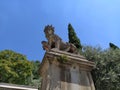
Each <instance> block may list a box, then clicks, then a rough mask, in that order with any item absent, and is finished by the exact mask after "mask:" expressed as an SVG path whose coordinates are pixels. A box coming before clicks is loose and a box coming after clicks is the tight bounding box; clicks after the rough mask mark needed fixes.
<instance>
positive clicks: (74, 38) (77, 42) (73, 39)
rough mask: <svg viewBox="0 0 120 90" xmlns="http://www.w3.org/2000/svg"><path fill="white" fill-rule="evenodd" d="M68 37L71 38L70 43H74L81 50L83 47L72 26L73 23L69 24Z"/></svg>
mask: <svg viewBox="0 0 120 90" xmlns="http://www.w3.org/2000/svg"><path fill="white" fill-rule="evenodd" d="M68 38H69V43H72V44H74V45H75V46H76V47H77V48H78V49H80V50H81V49H82V45H81V43H80V39H79V38H78V37H77V36H76V33H75V31H74V28H73V27H72V25H71V24H68Z"/></svg>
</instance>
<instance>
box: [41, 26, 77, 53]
mask: <svg viewBox="0 0 120 90" xmlns="http://www.w3.org/2000/svg"><path fill="white" fill-rule="evenodd" d="M44 33H45V36H46V38H47V40H48V42H47V41H42V42H41V43H42V45H43V49H44V50H46V51H49V50H51V49H52V48H56V49H58V50H62V51H66V52H70V53H75V54H78V50H77V48H76V46H75V45H74V44H72V43H68V42H63V41H62V39H61V38H60V37H59V36H58V35H56V34H54V27H52V25H48V26H45V29H44Z"/></svg>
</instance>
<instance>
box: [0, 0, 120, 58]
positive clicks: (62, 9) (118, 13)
mask: <svg viewBox="0 0 120 90" xmlns="http://www.w3.org/2000/svg"><path fill="white" fill-rule="evenodd" d="M68 23H71V24H72V26H73V27H74V29H75V32H76V33H77V36H78V37H79V38H80V40H81V43H82V44H83V45H92V46H96V45H100V46H101V47H102V48H108V47H109V42H113V43H114V44H116V45H117V46H119V47H120V35H119V34H120V0H0V50H4V49H10V50H14V51H16V52H19V53H22V54H24V55H26V56H27V57H28V59H29V60H42V58H43V55H44V51H43V49H42V46H41V41H42V40H46V39H45V35H44V32H43V29H44V27H45V25H47V24H50V25H51V24H52V25H53V26H54V27H55V33H56V34H58V35H59V36H60V37H61V38H62V39H63V41H68V30H67V26H68Z"/></svg>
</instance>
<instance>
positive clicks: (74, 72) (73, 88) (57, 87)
mask: <svg viewBox="0 0 120 90" xmlns="http://www.w3.org/2000/svg"><path fill="white" fill-rule="evenodd" d="M94 67H95V64H94V63H93V62H91V61H88V60H86V59H85V57H83V56H81V55H76V54H71V53H67V52H64V51H59V50H51V51H49V52H46V53H45V55H44V58H43V61H42V63H41V66H40V74H41V76H42V82H41V83H42V84H41V90H95V87H94V83H93V80H92V76H91V73H90V71H91V70H92V69H93V68H94Z"/></svg>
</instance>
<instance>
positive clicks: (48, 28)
mask: <svg viewBox="0 0 120 90" xmlns="http://www.w3.org/2000/svg"><path fill="white" fill-rule="evenodd" d="M44 32H45V35H46V37H48V36H50V35H54V27H52V25H47V26H45V29H44Z"/></svg>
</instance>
